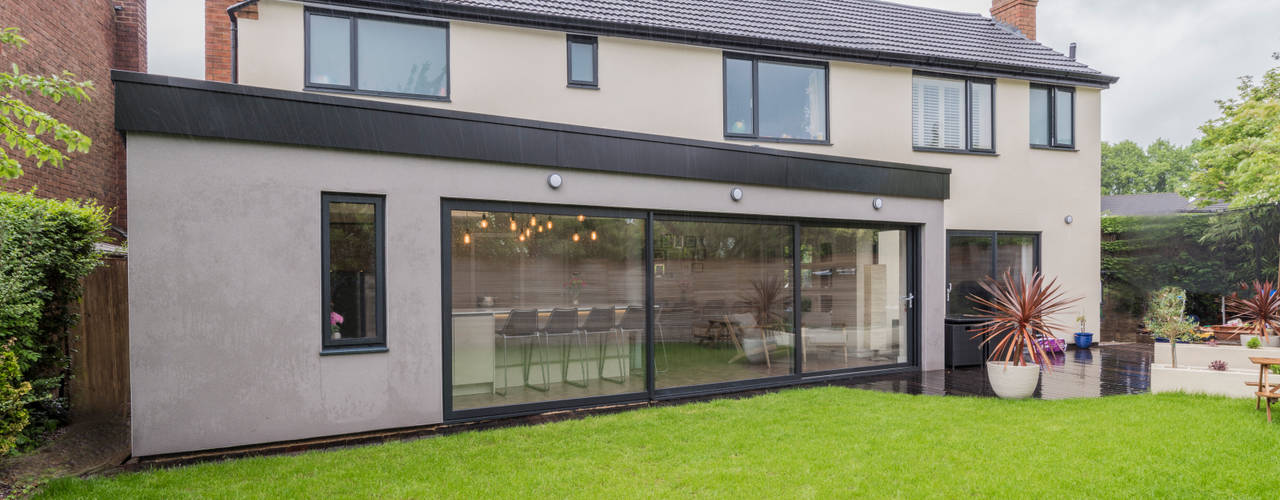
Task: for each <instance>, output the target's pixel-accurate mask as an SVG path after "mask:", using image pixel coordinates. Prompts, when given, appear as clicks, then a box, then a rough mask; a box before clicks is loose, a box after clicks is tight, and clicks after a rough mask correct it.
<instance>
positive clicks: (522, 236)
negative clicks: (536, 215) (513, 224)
mask: <svg viewBox="0 0 1280 500" xmlns="http://www.w3.org/2000/svg"><path fill="white" fill-rule="evenodd" d="M517 239H519V240H520V241H524V233H520V237H519V238H517Z"/></svg>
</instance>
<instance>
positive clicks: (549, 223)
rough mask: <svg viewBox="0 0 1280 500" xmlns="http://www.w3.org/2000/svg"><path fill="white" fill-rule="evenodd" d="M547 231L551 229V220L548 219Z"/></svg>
mask: <svg viewBox="0 0 1280 500" xmlns="http://www.w3.org/2000/svg"><path fill="white" fill-rule="evenodd" d="M547 229H551V218H550V217H547Z"/></svg>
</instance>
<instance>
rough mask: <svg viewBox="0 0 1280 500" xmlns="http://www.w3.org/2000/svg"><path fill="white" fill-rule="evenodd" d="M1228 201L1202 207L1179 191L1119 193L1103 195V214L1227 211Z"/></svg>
mask: <svg viewBox="0 0 1280 500" xmlns="http://www.w3.org/2000/svg"><path fill="white" fill-rule="evenodd" d="M1228 205H1229V204H1227V203H1214V204H1212V205H1208V206H1204V207H1201V206H1199V205H1197V204H1196V203H1195V201H1194V200H1191V199H1188V198H1186V197H1184V196H1182V195H1180V194H1178V193H1140V194H1117V195H1110V196H1103V197H1102V215H1103V216H1104V217H1105V216H1108V215H1176V214H1210V213H1218V212H1225V211H1227V209H1228V208H1229V206H1228Z"/></svg>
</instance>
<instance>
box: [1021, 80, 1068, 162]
mask: <svg viewBox="0 0 1280 500" xmlns="http://www.w3.org/2000/svg"><path fill="white" fill-rule="evenodd" d="M1075 129H1076V91H1075V89H1073V88H1071V87H1050V86H1047V85H1032V86H1031V145H1032V146H1037V147H1042V148H1062V149H1075V146H1076V139H1075Z"/></svg>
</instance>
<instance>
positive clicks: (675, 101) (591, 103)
mask: <svg viewBox="0 0 1280 500" xmlns="http://www.w3.org/2000/svg"><path fill="white" fill-rule="evenodd" d="M303 12H304V9H303V6H302V4H300V3H296V2H283V1H278V0H263V1H262V2H261V4H260V6H259V18H258V19H257V20H241V21H240V23H239V26H240V28H239V29H240V35H239V36H240V41H239V43H240V54H239V64H240V68H239V70H240V83H242V84H246V85H255V86H262V87H271V88H278V89H286V90H302V88H303V77H304V75H303V71H304V70H303V68H304V62H305V59H304V56H305V54H304V43H303V31H304V30H303V17H304V15H303ZM448 22H449V40H450V42H449V43H450V50H451V54H450V57H451V59H450V80H451V87H452V89H451V92H452V96H451V102H436V101H425V100H413V99H388V98H379V97H362V98H366V99H375V100H384V101H393V102H401V103H406V104H413V105H421V106H429V107H438V108H445V109H454V110H459V111H471V112H478V113H487V114H493V115H500V116H512V117H519V118H530V119H537V120H546V121H551V122H558V123H570V124H574V125H586V126H593V127H601V128H607V129H615V130H626V131H633V132H645V133H653V134H659V135H667V136H675V137H684V138H691V139H700V140H708V141H725V139H724V136H723V112H724V109H723V95H722V92H723V74H722V64H723V59H722V55H723V51H721V50H720V49H716V48H712V47H701V46H692V45H680V44H673V43H666V42H654V41H646V40H636V39H628V38H618V37H600V38H599V74H600V89H599V90H583V89H575V88H567V87H566V85H565V83H566V82H565V78H566V76H565V74H566V67H565V65H566V61H565V33H563V32H559V31H548V30H537V29H530V28H517V27H511V26H502V25H495V24H483V23H475V22H465V21H448ZM911 77H912V70H911V69H910V68H903V67H890V66H877V65H869V64H856V63H849V62H842V61H830V75H829V78H830V88H829V92H828V94H829V96H830V120H831V126H830V130H829V131H828V133H829V135H830V137H831V142H832V143H831V144H830V145H807V144H777V143H767V142H763V143H759V144H760V145H762V146H764V147H771V148H779V149H789V150H796V151H805V152H811V153H818V154H829V155H836V156H846V157H852V158H863V159H870V160H883V161H895V162H903V163H911V164H916V165H926V166H933V167H943V168H950V169H952V175H951V199H949V200H947V202H946V204H945V224H946V227H947V228H948V229H955V230H987V231H1031V232H1040V233H1041V254H1042V255H1041V264H1042V267H1043V269H1044V271H1045V273H1046V275H1048V276H1050V277H1056V278H1058V279H1059V281H1060V283H1061V284H1062V285H1063V289H1064V291H1066V292H1067V293H1068V294H1069V295H1071V296H1073V297H1080V298H1082V299H1083V300H1081V301H1080V302H1079V306H1078V307H1076V308H1073V310H1072V311H1069V312H1066V313H1064V314H1062V316H1061V317H1060V318H1058V319H1059V321H1060V322H1061V323H1063V324H1066V325H1074V324H1075V321H1074V320H1075V317H1076V316H1078V315H1079V314H1081V313H1084V315H1085V316H1086V317H1088V322H1089V327H1090V328H1094V329H1096V328H1097V326H1098V324H1099V322H1098V320H1099V304H1100V302H1101V299H1102V293H1101V281H1100V269H1101V251H1100V248H1099V247H1100V238H1101V236H1100V212H1101V193H1100V189H1099V187H1098V186H1100V185H1101V181H1100V178H1101V173H1100V169H1101V149H1100V129H1101V107H1102V106H1101V101H1102V93H1101V90H1099V89H1095V88H1086V87H1080V88H1078V89H1077V94H1076V130H1075V136H1076V141H1077V149H1078V151H1046V150H1038V149H1032V148H1031V147H1030V146H1029V145H1028V144H1029V142H1030V137H1029V135H1030V134H1029V128H1030V123H1029V122H1030V118H1029V110H1028V107H1029V100H1030V97H1029V95H1028V92H1029V82H1028V81H1024V80H1014V79H1004V78H1002V79H999V80H997V82H996V99H995V110H996V120H995V132H996V138H995V140H996V150H997V152H998V153H999V155H998V156H994V157H993V156H979V155H966V154H955V153H927V152H915V151H912V148H911ZM356 97H361V96H356ZM729 142H733V143H739V144H741V143H743V142H744V141H738V140H735V141H729ZM747 143H750V142H749V141H747ZM1068 215H1070V216H1072V218H1073V219H1074V222H1073V223H1072V224H1069V225H1068V224H1066V223H1065V222H1064V219H1065V217H1066V216H1068ZM940 272H941V271H940ZM943 286H944V287H945V285H943ZM1062 337H1063V338H1065V339H1066V340H1067V342H1072V341H1073V340H1072V337H1071V335H1070V333H1069V332H1064V334H1063V335H1062Z"/></svg>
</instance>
